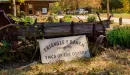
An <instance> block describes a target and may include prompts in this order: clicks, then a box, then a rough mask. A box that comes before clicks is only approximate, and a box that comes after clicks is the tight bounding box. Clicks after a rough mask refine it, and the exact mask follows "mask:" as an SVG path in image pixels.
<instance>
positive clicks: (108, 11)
mask: <svg viewBox="0 0 130 75" xmlns="http://www.w3.org/2000/svg"><path fill="white" fill-rule="evenodd" d="M109 13H110V7H109V0H107V18H109Z"/></svg>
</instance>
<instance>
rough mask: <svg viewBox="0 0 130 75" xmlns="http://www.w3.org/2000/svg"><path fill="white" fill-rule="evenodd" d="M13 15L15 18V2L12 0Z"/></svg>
mask: <svg viewBox="0 0 130 75" xmlns="http://www.w3.org/2000/svg"><path fill="white" fill-rule="evenodd" d="M12 3H13V15H14V16H16V2H15V0H13V2H12Z"/></svg>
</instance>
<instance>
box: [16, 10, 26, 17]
mask: <svg viewBox="0 0 130 75" xmlns="http://www.w3.org/2000/svg"><path fill="white" fill-rule="evenodd" d="M25 14H26V13H25V12H24V11H19V12H18V14H17V16H18V17H25V16H26V15H25Z"/></svg>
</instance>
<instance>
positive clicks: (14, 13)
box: [10, 0, 25, 16]
mask: <svg viewBox="0 0 130 75" xmlns="http://www.w3.org/2000/svg"><path fill="white" fill-rule="evenodd" d="M24 1H25V0H18V2H20V3H23V2H24ZM10 2H11V3H12V5H13V15H14V16H16V0H10Z"/></svg>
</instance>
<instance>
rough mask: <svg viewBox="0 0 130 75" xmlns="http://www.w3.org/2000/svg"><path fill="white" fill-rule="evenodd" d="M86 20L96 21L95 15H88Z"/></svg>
mask: <svg viewBox="0 0 130 75" xmlns="http://www.w3.org/2000/svg"><path fill="white" fill-rule="evenodd" d="M87 21H88V22H95V21H96V17H95V16H88V18H87Z"/></svg>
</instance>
